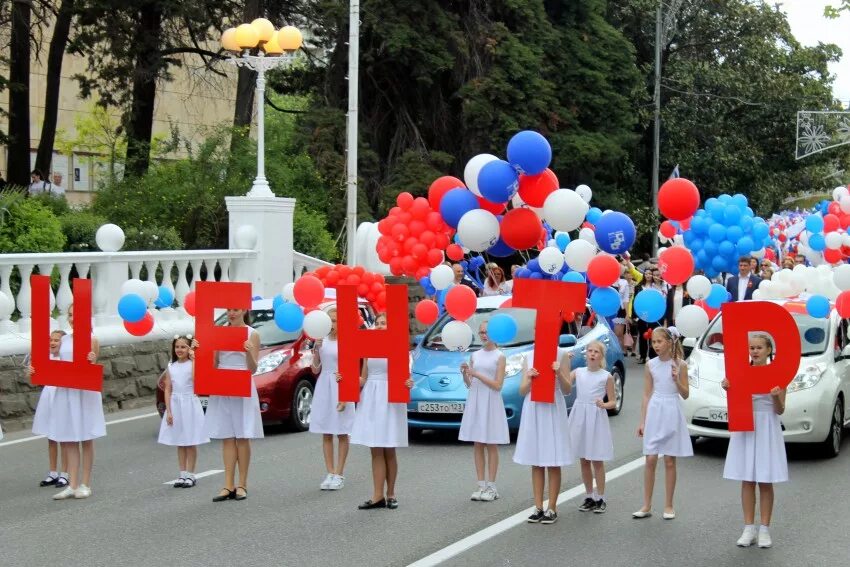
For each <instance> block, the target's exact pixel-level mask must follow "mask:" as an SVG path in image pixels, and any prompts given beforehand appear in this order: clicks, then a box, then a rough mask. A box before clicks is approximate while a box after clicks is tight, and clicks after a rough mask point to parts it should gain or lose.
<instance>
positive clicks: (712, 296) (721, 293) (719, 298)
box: [705, 283, 729, 309]
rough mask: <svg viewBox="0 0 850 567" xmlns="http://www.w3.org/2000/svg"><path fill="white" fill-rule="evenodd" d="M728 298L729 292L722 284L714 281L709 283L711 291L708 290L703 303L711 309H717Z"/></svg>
mask: <svg viewBox="0 0 850 567" xmlns="http://www.w3.org/2000/svg"><path fill="white" fill-rule="evenodd" d="M728 299H729V292H727V291H726V288H725V287H723V285H722V284H718V283H715V284H711V292H709V294H708V297H707V298H706V299H705V303H706V305H708V306H709V307H711V308H712V309H719V308H720V306H721V305H722V304H724V303H726V302H727V301H728Z"/></svg>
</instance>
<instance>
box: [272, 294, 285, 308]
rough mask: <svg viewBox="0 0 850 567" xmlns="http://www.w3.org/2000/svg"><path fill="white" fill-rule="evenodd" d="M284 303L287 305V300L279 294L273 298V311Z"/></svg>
mask: <svg viewBox="0 0 850 567" xmlns="http://www.w3.org/2000/svg"><path fill="white" fill-rule="evenodd" d="M284 303H286V300H285V299H284V298H283V296H282V295H281V294H277V295H275V296H274V297H273V298H272V309H273V310H274V309H277V308H278V307H280V306H281V305H283V304H284Z"/></svg>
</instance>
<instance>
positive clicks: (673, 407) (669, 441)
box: [643, 357, 694, 457]
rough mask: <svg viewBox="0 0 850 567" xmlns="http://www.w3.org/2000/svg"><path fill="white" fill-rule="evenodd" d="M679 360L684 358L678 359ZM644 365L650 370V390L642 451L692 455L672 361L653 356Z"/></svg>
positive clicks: (670, 455) (676, 455)
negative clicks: (650, 395)
mask: <svg viewBox="0 0 850 567" xmlns="http://www.w3.org/2000/svg"><path fill="white" fill-rule="evenodd" d="M679 364H684V362H683V361H681V360H680V361H679ZM647 366H648V367H649V372H650V373H651V374H652V388H653V390H652V397H651V398H649V405H648V406H647V408H646V422H645V423H644V427H643V454H644V455H666V456H668V457H693V456H694V448H693V445H691V438H690V436H689V435H688V424H687V422H685V415H684V414H683V413H682V406H681V402H680V401H679V398H680V396H679V389H678V388H677V387H676V382H675V380H676V377H674V376H673V361H672V360H661V359H660V358H657V357H656V358H653V359H652V360H650V361H649V362H648V363H647Z"/></svg>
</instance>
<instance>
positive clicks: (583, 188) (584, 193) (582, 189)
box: [576, 185, 593, 203]
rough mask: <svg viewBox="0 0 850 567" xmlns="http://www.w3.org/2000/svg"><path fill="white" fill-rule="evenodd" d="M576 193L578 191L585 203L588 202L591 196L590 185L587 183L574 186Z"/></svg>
mask: <svg viewBox="0 0 850 567" xmlns="http://www.w3.org/2000/svg"><path fill="white" fill-rule="evenodd" d="M576 193H578V196H579V197H581V198H582V199H584V202H585V203H589V202H590V200H591V199H592V198H593V191H591V190H590V187H588V186H587V185H579V186H578V187H576Z"/></svg>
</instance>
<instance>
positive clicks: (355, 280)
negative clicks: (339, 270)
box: [345, 273, 360, 285]
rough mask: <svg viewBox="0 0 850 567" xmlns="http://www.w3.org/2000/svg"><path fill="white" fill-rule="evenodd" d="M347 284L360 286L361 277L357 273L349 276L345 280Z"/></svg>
mask: <svg viewBox="0 0 850 567" xmlns="http://www.w3.org/2000/svg"><path fill="white" fill-rule="evenodd" d="M345 283H346V284H347V285H360V276H358V275H357V274H355V273H351V274H348V276H346V278H345Z"/></svg>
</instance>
